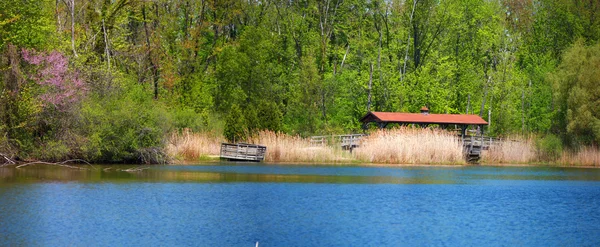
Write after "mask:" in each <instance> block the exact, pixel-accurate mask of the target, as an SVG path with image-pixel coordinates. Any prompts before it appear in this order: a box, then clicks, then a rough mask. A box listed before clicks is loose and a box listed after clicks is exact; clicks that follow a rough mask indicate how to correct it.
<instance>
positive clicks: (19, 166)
mask: <svg viewBox="0 0 600 247" xmlns="http://www.w3.org/2000/svg"><path fill="white" fill-rule="evenodd" d="M35 164H42V165H54V166H62V167H68V168H73V169H80V170H88V169H87V168H83V167H77V166H70V165H66V164H62V163H52V162H43V161H34V162H29V163H25V164H22V165H18V166H17V167H16V168H21V167H25V166H28V165H35Z"/></svg>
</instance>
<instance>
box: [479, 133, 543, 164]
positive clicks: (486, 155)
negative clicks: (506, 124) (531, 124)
mask: <svg viewBox="0 0 600 247" xmlns="http://www.w3.org/2000/svg"><path fill="white" fill-rule="evenodd" d="M534 143H535V142H534V140H533V138H531V137H530V138H523V137H511V138H510V140H509V139H506V140H502V141H498V142H497V143H494V145H492V146H491V147H490V149H489V150H486V151H484V152H483V153H482V162H484V163H492V164H502V163H511V164H516V163H529V162H535V161H537V154H536V149H535V144H534Z"/></svg>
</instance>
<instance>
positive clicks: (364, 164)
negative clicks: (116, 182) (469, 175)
mask: <svg viewBox="0 0 600 247" xmlns="http://www.w3.org/2000/svg"><path fill="white" fill-rule="evenodd" d="M221 162H230V161H222V160H220V159H219V158H218V156H215V157H211V159H208V160H198V161H193V160H183V161H175V162H172V163H169V164H167V165H203V164H211V163H221ZM231 163H236V162H231ZM237 163H244V164H257V165H260V164H263V165H283V166H330V167H336V166H337V167H351V166H354V167H388V168H389V167H475V166H485V167H554V168H586V169H599V168H600V166H585V165H563V164H543V163H531V164H527V163H495V164H492V163H480V164H468V163H467V164H407V163H404V164H387V163H367V162H348V163H345V162H339V163H337V162H333V163H332V162H302V161H297V162H296V161H293V162H290V161H286V162H275V161H263V162H237Z"/></svg>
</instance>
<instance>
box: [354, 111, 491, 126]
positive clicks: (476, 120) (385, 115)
mask: <svg viewBox="0 0 600 247" xmlns="http://www.w3.org/2000/svg"><path fill="white" fill-rule="evenodd" d="M360 121H361V122H388V123H416V124H472V125H487V124H488V122H486V121H485V120H483V118H481V117H480V116H477V115H472V114H431V113H430V114H422V113H403V112H369V113H367V115H365V116H364V117H363V118H361V119H360Z"/></svg>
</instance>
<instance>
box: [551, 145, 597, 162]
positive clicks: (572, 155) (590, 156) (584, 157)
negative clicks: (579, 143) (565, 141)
mask: <svg viewBox="0 0 600 247" xmlns="http://www.w3.org/2000/svg"><path fill="white" fill-rule="evenodd" d="M559 163H560V164H563V165H570V166H600V150H598V148H597V147H584V148H581V149H580V150H578V151H563V153H562V155H561V157H560V159H559Z"/></svg>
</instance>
